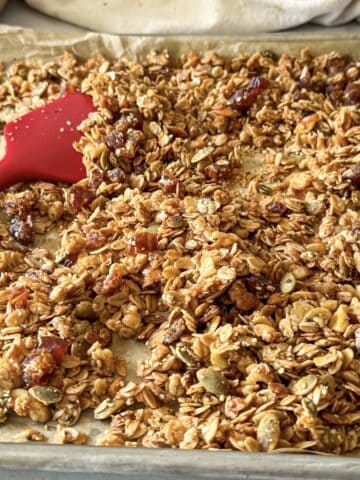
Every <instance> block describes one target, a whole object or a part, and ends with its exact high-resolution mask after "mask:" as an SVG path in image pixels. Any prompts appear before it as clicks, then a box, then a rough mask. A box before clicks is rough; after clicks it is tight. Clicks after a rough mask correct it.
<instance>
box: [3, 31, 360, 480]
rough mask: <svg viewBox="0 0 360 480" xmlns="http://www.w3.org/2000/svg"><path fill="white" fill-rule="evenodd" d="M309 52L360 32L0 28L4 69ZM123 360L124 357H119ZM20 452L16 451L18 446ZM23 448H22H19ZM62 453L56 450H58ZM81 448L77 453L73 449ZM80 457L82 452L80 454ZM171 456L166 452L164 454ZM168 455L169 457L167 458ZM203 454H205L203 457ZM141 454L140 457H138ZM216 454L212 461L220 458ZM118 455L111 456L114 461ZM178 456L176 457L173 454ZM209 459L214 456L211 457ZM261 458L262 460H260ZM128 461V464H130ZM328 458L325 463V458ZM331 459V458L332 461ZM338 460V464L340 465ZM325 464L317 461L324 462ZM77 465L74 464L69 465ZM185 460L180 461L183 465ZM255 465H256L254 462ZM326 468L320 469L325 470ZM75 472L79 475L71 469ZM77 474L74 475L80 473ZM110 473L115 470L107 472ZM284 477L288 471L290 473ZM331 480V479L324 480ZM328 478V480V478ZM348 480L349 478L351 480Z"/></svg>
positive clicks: (352, 48) (84, 424) (353, 48)
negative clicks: (160, 53)
mask: <svg viewBox="0 0 360 480" xmlns="http://www.w3.org/2000/svg"><path fill="white" fill-rule="evenodd" d="M305 47H308V48H310V49H311V51H312V52H313V53H315V54H321V53H329V52H331V51H337V52H339V53H342V54H352V55H357V54H358V52H359V51H360V49H359V47H360V28H359V30H358V31H354V30H352V31H351V32H349V33H345V32H339V33H337V34H336V35H334V33H327V32H326V30H325V31H321V32H320V31H319V32H302V33H299V32H291V33H290V32H287V33H285V32H283V33H275V34H261V35H256V36H255V35H251V36H211V37H204V36H189V35H180V36H162V37H157V36H119V35H110V34H101V33H93V32H85V33H82V32H79V33H77V32H76V33H70V34H69V33H66V34H65V33H64V34H59V33H54V32H44V31H37V30H31V29H25V28H21V27H9V26H7V25H0V61H3V62H4V63H5V64H9V63H11V62H16V61H23V60H33V59H40V60H42V61H50V60H53V59H54V58H55V57H56V56H58V55H60V54H62V53H63V52H64V51H69V52H72V53H73V54H75V55H76V56H77V57H78V58H79V59H80V60H86V59H87V58H89V57H90V56H94V55H97V54H101V55H104V56H105V57H108V58H120V57H122V56H127V57H129V58H132V59H139V60H141V59H143V58H144V57H145V56H146V55H147V53H148V52H149V51H150V50H152V49H155V50H163V49H167V50H168V51H169V53H170V54H171V55H174V56H175V57H177V56H180V55H181V54H183V53H186V52H187V51H188V50H189V49H190V48H191V49H195V50H197V51H199V52H204V51H206V50H214V51H216V52H217V53H218V54H220V55H223V56H225V57H232V56H236V55H237V54H238V53H239V52H249V53H252V52H255V51H259V50H265V49H266V50H274V51H275V52H277V53H287V54H293V55H295V54H298V53H299V52H300V50H301V49H303V48H305ZM122 354H125V355H128V353H125V352H124V351H122ZM107 427H108V424H107V423H104V422H99V421H95V420H94V419H93V418H92V415H91V414H89V415H83V418H82V419H81V420H80V422H79V423H78V424H77V425H76V426H75V428H77V429H79V430H81V431H84V432H86V433H87V434H88V435H89V437H90V438H91V440H93V439H94V438H95V437H96V436H97V435H98V434H99V433H100V431H101V430H104V429H105V428H107ZM25 428H34V429H36V430H40V431H43V432H44V433H45V434H46V436H47V437H48V438H49V442H51V441H53V438H54V433H55V432H54V429H53V428H51V426H50V428H48V427H42V426H40V425H39V424H34V423H33V422H31V421H29V419H22V418H18V417H12V418H11V419H10V421H9V422H8V423H7V424H5V425H0V442H14V441H15V438H16V436H17V435H18V434H19V433H20V432H21V431H22V430H24V429H25ZM17 447H18V445H15V444H12V445H11V446H9V444H6V443H0V468H1V466H6V468H24V465H23V466H22V467H21V464H22V460H24V459H22V458H21V450H19V451H18V452H17V455H13V456H11V458H12V460H10V458H9V456H8V460H7V461H6V462H5V463H4V461H3V459H4V458H6V456H7V455H6V451H7V449H8V448H11V449H13V448H15V449H16V450H17ZM19 447H20V446H19ZM31 447H32V448H33V453H34V457H36V455H37V452H38V448H39V446H37V445H34V446H31V445H28V446H27V448H31ZM20 448H22V447H20ZM59 448H60V450H59V451H61V448H63V447H59ZM78 448H81V447H78ZM84 451H85V450H84ZM169 453H170V452H169ZM171 453H173V452H171ZM204 453H205V452H204ZM142 454H143V452H142ZM221 454H222V453H220V452H219V453H218V454H216V455H221ZM117 455H118V454H116V453H115V456H117ZM176 455H178V454H176ZM212 455H214V453H212ZM260 455H261V457H262V454H260ZM256 456H257V455H256V454H252V455H251V460H252V461H251V463H253V461H254V459H255V457H256ZM311 456H313V455H311V454H310V452H309V454H303V455H301V458H303V459H304V461H305V462H309V460H306V459H309V458H310V457H311ZM130 457H131V455H130V456H129V462H130ZM169 458H170V456H169V457H166V458H165V457H164V465H165V463H166V464H168V462H169ZM327 458H328V457H327ZM332 458H333V457H332ZM341 459H343V460H344V465H345V462H348V461H349V457H347V458H345V457H341ZM341 459H339V461H341ZM323 461H324V460H322V462H323ZM26 462H27V463H26V466H27V467H30V468H31V467H32V466H33V467H34V468H40V469H50V470H52V469H56V465H55V462H54V463H53V464H52V463H51V459H50V458H47V460H46V461H44V462H40V464H39V461H37V462H35V458H34V461H33V463H32V456H31V455H30V456H28V457H27V460H26ZM73 463H76V459H74V460H73ZM136 463H137V462H133V465H132V466H129V468H130V470H133V471H137V470H136V468H137V467H136ZM185 463H186V459H185V457H184V465H185ZM255 463H256V462H255ZM240 464H241V465H243V466H244V460H243V455H239V464H238V467H239V466H240ZM89 465H91V468H89V469H86V462H82V467H81V469H80V470H83V471H85V470H88V471H89V470H90V471H91V470H93V471H104V470H98V469H97V464H96V462H95V464H94V462H92V463H91V462H90V464H89ZM324 466H325V465H324ZM76 470H78V469H76ZM80 470H78V471H80ZM109 471H114V470H109ZM345 473H346V469H345V470H344V469H342V476H343V478H344V479H345V478H346V475H345ZM289 474H291V471H290V469H289ZM329 478H330V476H329ZM331 478H332V477H331ZM349 478H353V477H350V476H349Z"/></svg>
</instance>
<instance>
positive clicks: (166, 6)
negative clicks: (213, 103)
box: [25, 0, 360, 34]
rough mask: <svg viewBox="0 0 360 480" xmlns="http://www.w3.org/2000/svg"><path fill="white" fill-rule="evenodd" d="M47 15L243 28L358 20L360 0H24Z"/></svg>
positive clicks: (153, 30)
mask: <svg viewBox="0 0 360 480" xmlns="http://www.w3.org/2000/svg"><path fill="white" fill-rule="evenodd" d="M25 1H26V2H27V3H28V4H29V5H30V6H32V7H34V8H36V9H38V10H40V11H41V12H43V13H46V14H47V15H51V16H54V17H56V18H59V19H62V20H65V21H67V22H71V23H73V24H76V25H80V26H82V27H85V28H88V29H91V30H96V31H101V32H107V33H122V34H187V33H191V34H198V33H204V34H242V33H247V34H248V33H256V32H271V31H277V30H283V29H287V28H292V27H296V26H298V25H302V24H304V23H307V22H315V23H319V24H321V25H326V26H330V25H341V24H344V23H347V22H350V21H352V20H358V21H359V20H360V0H25Z"/></svg>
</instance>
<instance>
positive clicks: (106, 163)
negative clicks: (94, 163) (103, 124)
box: [99, 148, 110, 170]
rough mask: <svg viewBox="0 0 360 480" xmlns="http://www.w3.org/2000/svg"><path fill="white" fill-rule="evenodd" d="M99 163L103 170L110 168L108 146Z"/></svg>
mask: <svg viewBox="0 0 360 480" xmlns="http://www.w3.org/2000/svg"><path fill="white" fill-rule="evenodd" d="M99 164H100V167H101V168H102V169H103V170H108V168H109V167H110V151H109V150H108V149H107V148H106V149H105V150H104V151H103V152H102V154H101V155H100V160H99Z"/></svg>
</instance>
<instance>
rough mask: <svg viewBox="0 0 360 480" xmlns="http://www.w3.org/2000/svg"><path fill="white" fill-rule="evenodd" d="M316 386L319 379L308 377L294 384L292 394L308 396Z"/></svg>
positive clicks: (312, 376)
mask: <svg viewBox="0 0 360 480" xmlns="http://www.w3.org/2000/svg"><path fill="white" fill-rule="evenodd" d="M316 384H317V378H316V376H315V375H312V374H310V375H306V376H305V377H302V378H300V379H299V380H298V381H297V382H296V383H294V385H293V386H292V387H291V392H292V393H293V394H294V395H307V394H308V393H309V392H311V390H313V389H314V388H315V386H316Z"/></svg>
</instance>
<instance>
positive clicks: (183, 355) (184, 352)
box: [172, 345, 197, 367]
mask: <svg viewBox="0 0 360 480" xmlns="http://www.w3.org/2000/svg"><path fill="white" fill-rule="evenodd" d="M172 351H173V354H174V355H175V357H176V358H178V359H179V360H181V361H182V362H183V363H185V365H187V366H188V367H194V366H195V365H196V364H197V358H196V356H195V355H194V354H193V353H192V352H191V350H190V349H189V348H188V347H186V346H185V345H178V346H177V347H176V348H172Z"/></svg>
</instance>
